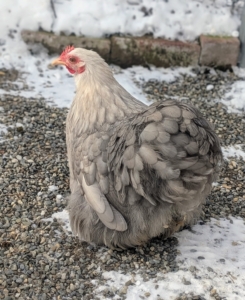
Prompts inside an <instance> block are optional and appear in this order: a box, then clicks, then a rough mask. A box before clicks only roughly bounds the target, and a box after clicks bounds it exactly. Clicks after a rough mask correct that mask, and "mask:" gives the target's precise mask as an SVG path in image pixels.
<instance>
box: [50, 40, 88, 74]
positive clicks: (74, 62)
mask: <svg viewBox="0 0 245 300" xmlns="http://www.w3.org/2000/svg"><path fill="white" fill-rule="evenodd" d="M74 49H75V48H74V47H73V46H68V47H66V48H65V50H64V51H63V52H62V53H61V55H60V57H59V58H57V59H55V60H54V61H53V62H52V65H64V66H66V68H67V70H68V71H69V72H70V73H71V74H74V75H75V74H81V73H83V72H84V71H85V63H84V61H83V60H81V58H80V57H79V56H78V55H76V54H74V53H73V52H74Z"/></svg>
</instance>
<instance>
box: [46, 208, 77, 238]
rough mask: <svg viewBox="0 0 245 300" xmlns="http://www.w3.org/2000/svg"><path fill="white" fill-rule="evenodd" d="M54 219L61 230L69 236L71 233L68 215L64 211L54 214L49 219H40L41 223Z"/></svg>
mask: <svg viewBox="0 0 245 300" xmlns="http://www.w3.org/2000/svg"><path fill="white" fill-rule="evenodd" d="M54 219H56V220H57V221H58V223H60V224H61V226H62V229H63V230H64V232H65V233H66V234H68V235H70V234H71V233H72V231H71V226H70V221H69V214H68V211H67V210H66V209H64V210H62V211H59V212H56V213H54V214H52V216H51V217H50V218H45V219H42V221H43V222H53V221H54Z"/></svg>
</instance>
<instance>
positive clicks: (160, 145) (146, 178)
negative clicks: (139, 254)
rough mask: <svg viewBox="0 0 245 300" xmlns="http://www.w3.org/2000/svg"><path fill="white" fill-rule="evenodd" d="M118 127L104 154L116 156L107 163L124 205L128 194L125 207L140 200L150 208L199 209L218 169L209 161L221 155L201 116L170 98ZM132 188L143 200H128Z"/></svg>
mask: <svg viewBox="0 0 245 300" xmlns="http://www.w3.org/2000/svg"><path fill="white" fill-rule="evenodd" d="M159 113H160V114H161V116H160V115H159ZM153 116H155V118H156V119H155V120H154V118H153ZM197 120H198V121H197ZM121 126H123V127H124V134H123V133H122V132H123V131H122V130H119V131H118V134H117V132H115V134H114V136H113V137H112V140H113V141H114V143H113V144H112V143H111V147H110V150H109V152H110V153H111V154H112V155H113V153H117V159H116V160H115V159H110V157H109V161H110V169H111V170H114V182H115V186H116V190H117V193H118V195H119V198H120V201H121V202H122V203H126V202H125V201H126V200H127V195H128V198H129V199H128V203H129V204H130V205H132V203H134V201H144V200H143V199H145V200H147V201H148V202H150V203H151V204H152V205H156V204H157V202H158V201H165V202H168V203H174V202H182V201H184V202H185V201H192V202H193V203H192V205H191V204H190V203H189V202H188V203H189V204H188V205H189V208H188V209H190V207H193V209H194V207H196V206H198V205H200V203H198V201H203V199H204V196H206V195H204V196H201V193H204V192H205V191H209V190H210V189H209V188H208V187H207V184H208V182H210V180H211V179H210V178H211V177H210V178H209V176H212V174H213V173H215V172H216V171H215V170H216V169H217V166H216V165H215V164H214V163H213V162H214V159H213V157H217V155H220V146H219V141H218V140H217V137H216V135H215V134H214V132H213V129H212V128H211V127H210V126H209V124H208V123H207V122H206V121H205V120H204V121H203V119H202V116H201V115H200V113H199V112H197V111H196V110H195V108H192V107H190V106H187V105H185V104H181V103H178V102H176V101H174V100H171V101H166V102H163V103H162V104H153V105H152V107H149V108H148V109H146V110H145V111H144V113H142V114H138V115H137V116H135V117H134V118H132V120H131V122H127V123H126V122H125V123H123V124H121ZM125 128H126V130H125ZM126 133H127V134H126ZM132 136H133V137H134V139H133V141H134V144H131V143H130V144H129V143H128V140H130V139H131V137H132ZM119 138H120V139H119ZM210 141H211V142H210ZM213 145H216V146H215V147H213ZM214 152H217V154H214ZM109 156H110V155H109ZM211 161H212V162H211ZM120 170H121V171H120ZM125 189H126V191H127V192H126V193H125ZM132 189H133V190H134V192H135V193H136V194H138V195H140V196H142V197H143V198H142V197H141V198H138V197H135V196H134V197H132V195H135V193H132ZM139 199H141V200H139ZM184 202H183V203H184ZM197 203H198V204H197Z"/></svg>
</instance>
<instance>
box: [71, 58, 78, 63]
mask: <svg viewBox="0 0 245 300" xmlns="http://www.w3.org/2000/svg"><path fill="white" fill-rule="evenodd" d="M76 61H77V59H76V57H69V62H71V63H75V62H76Z"/></svg>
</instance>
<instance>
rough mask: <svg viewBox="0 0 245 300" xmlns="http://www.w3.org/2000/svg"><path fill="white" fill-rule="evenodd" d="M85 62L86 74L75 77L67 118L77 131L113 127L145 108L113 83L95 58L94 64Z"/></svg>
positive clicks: (96, 57) (112, 78) (101, 60)
mask: <svg viewBox="0 0 245 300" xmlns="http://www.w3.org/2000/svg"><path fill="white" fill-rule="evenodd" d="M73 51H76V49H75V50H73ZM73 51H72V52H73ZM91 52H92V51H91ZM84 61H85V71H84V72H83V73H81V74H77V75H75V76H74V77H75V83H76V89H77V92H76V96H75V99H74V101H73V103H72V107H71V110H70V113H69V116H68V117H69V118H72V119H73V120H74V122H73V124H74V125H75V124H76V126H78V127H79V128H80V131H82V132H88V131H90V132H92V131H94V130H95V129H99V128H101V127H102V126H103V125H104V124H105V123H106V124H111V125H113V124H115V123H116V122H117V121H120V120H122V119H123V118H124V117H126V116H129V115H131V114H133V113H137V112H139V111H141V110H142V109H143V108H144V104H142V103H141V102H139V101H138V100H136V99H135V98H133V97H132V96H131V95H130V94H129V93H128V92H127V91H126V90H125V89H124V88H123V87H122V86H121V85H120V84H119V83H118V82H117V81H116V80H115V78H114V77H113V74H112V71H111V69H110V67H109V66H108V65H107V64H106V63H105V62H104V61H103V59H102V58H100V57H99V56H98V55H97V54H96V55H95V56H94V57H93V60H89V59H88V61H86V60H84Z"/></svg>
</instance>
